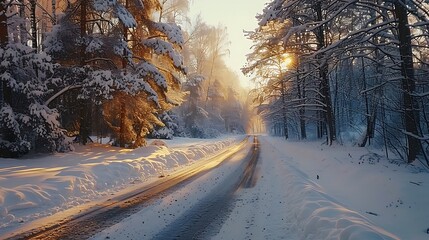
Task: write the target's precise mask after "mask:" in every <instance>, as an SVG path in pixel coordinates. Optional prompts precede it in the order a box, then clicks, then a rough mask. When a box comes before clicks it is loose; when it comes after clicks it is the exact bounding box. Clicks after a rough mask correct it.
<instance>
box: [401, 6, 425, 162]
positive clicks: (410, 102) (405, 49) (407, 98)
mask: <svg viewBox="0 0 429 240" xmlns="http://www.w3.org/2000/svg"><path fill="white" fill-rule="evenodd" d="M395 14H396V18H397V21H398V34H399V36H398V38H399V52H400V55H401V60H402V62H401V74H402V77H403V78H402V91H403V101H404V102H403V104H404V105H403V110H404V124H405V131H406V132H407V134H406V138H407V142H408V152H407V159H408V163H411V162H413V161H414V160H415V159H416V157H417V154H418V153H419V151H420V142H419V140H418V139H417V138H415V137H413V136H411V135H414V136H418V135H419V132H418V129H419V127H418V126H419V112H418V104H417V103H416V101H415V100H414V98H413V96H412V94H413V93H414V91H415V88H416V84H415V77H414V66H413V50H412V47H411V32H410V27H409V26H408V16H407V9H406V5H405V3H404V2H403V1H401V0H397V1H395Z"/></svg>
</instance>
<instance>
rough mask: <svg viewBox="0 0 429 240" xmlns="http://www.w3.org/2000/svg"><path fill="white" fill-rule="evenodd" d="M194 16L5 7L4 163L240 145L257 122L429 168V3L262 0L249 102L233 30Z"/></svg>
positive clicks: (180, 9) (52, 1)
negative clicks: (229, 142)
mask: <svg viewBox="0 0 429 240" xmlns="http://www.w3.org/2000/svg"><path fill="white" fill-rule="evenodd" d="M190 4H191V1H188V0H108V1H107V0H40V1H36V0H6V1H3V2H2V3H1V4H0V45H1V48H0V56H1V58H0V59H1V64H0V76H1V78H0V79H1V84H0V106H1V110H0V122H1V125H0V152H1V156H3V157H19V156H23V155H25V154H28V153H32V152H56V151H69V150H72V145H71V141H74V142H78V143H80V144H86V143H87V142H88V141H100V142H101V139H103V138H106V137H109V138H110V139H111V142H110V143H111V144H112V145H114V146H118V147H123V148H124V147H126V148H137V147H140V146H144V145H145V144H146V140H145V139H147V138H165V139H169V138H172V137H174V136H184V137H198V138H213V137H216V136H219V135H220V134H223V133H246V132H248V130H249V129H252V128H253V129H255V127H254V126H255V125H254V124H253V125H252V123H251V122H252V120H253V119H255V116H257V117H260V119H262V121H263V124H264V125H265V128H266V130H267V132H268V133H270V134H272V135H275V136H282V137H284V138H285V139H299V140H304V139H322V140H323V141H325V144H327V145H332V144H333V143H338V144H354V145H355V146H357V147H366V146H370V145H371V146H374V147H376V148H380V149H384V151H385V154H386V155H387V157H389V156H392V155H394V156H398V157H399V158H401V159H403V160H404V161H405V162H407V163H412V162H414V161H415V160H419V161H421V162H423V163H424V164H425V165H427V166H429V160H428V156H427V155H428V153H429V132H428V131H429V121H428V118H429V113H428V111H429V109H428V105H429V104H428V101H429V99H428V97H429V84H428V81H429V80H428V78H427V76H428V72H429V66H428V64H429V54H428V53H429V52H428V51H429V47H428V46H429V35H428V34H429V20H428V19H429V3H428V2H427V1H425V0H393V1H381V0H367V1H362V0H327V1H310V0H271V1H268V2H267V3H266V5H265V7H264V9H261V12H260V13H259V14H258V15H257V16H256V19H257V21H258V23H259V25H258V26H255V29H253V30H252V29H248V30H246V31H245V32H244V35H245V37H246V38H248V39H249V40H251V41H252V42H253V47H252V48H251V49H250V50H249V54H248V55H247V64H246V65H245V66H243V68H242V72H243V73H244V74H245V75H247V76H249V77H251V78H252V79H253V82H254V89H252V90H251V91H250V93H247V92H246V91H245V90H243V89H242V88H241V87H240V84H239V81H238V78H239V76H238V75H237V73H235V72H234V71H232V70H231V69H230V68H229V67H228V66H227V64H226V63H225V57H226V56H228V53H229V49H228V47H229V40H228V32H227V28H226V27H225V26H222V25H218V26H211V25H209V24H207V23H205V22H204V20H203V19H202V17H201V16H198V17H196V18H194V19H191V18H190V17H189V15H188V12H189V7H190ZM237 17H239V15H237ZM90 136H92V138H90ZM94 136H95V138H94Z"/></svg>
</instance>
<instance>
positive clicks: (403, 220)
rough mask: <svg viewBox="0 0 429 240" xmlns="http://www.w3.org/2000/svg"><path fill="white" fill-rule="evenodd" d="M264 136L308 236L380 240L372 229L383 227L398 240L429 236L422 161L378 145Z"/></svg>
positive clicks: (428, 194) (426, 175)
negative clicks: (395, 156)
mask: <svg viewBox="0 0 429 240" xmlns="http://www.w3.org/2000/svg"><path fill="white" fill-rule="evenodd" d="M264 139H265V140H266V143H268V144H269V145H270V146H271V147H272V149H275V151H276V152H279V153H281V156H282V157H281V158H282V161H283V162H284V164H285V166H287V169H289V170H288V172H289V173H288V174H285V175H287V176H285V177H287V178H288V179H285V183H284V185H285V187H284V189H285V191H286V192H289V195H290V197H289V198H287V199H285V200H288V199H289V201H292V202H291V203H293V204H294V207H293V209H294V216H296V217H297V220H298V221H303V223H304V225H303V228H302V230H303V233H304V236H305V239H326V238H325V237H320V236H328V235H329V234H336V235H338V236H342V237H344V238H338V239H382V238H376V237H373V234H374V231H373V230H375V231H376V232H382V233H383V234H386V233H385V232H384V231H381V230H380V228H383V229H385V230H387V231H388V232H390V233H393V234H395V235H396V236H398V238H399V239H413V240H427V239H429V235H428V233H427V232H426V231H427V229H428V228H429V222H428V220H429V210H428V204H429V191H427V185H428V184H429V173H428V172H427V170H425V169H424V167H423V166H421V165H420V163H418V162H416V163H414V164H413V165H407V164H405V163H403V162H402V161H400V160H397V161H392V160H390V161H389V160H388V159H386V158H385V157H383V153H381V152H378V151H377V150H374V149H367V148H359V147H346V146H339V145H337V146H330V147H329V146H326V145H323V144H322V143H320V142H306V143H302V142H293V141H287V142H285V141H284V140H283V139H281V138H264ZM272 151H273V152H274V150H272ZM291 174H292V175H293V176H288V175H291ZM291 182H294V184H291ZM425 186H426V187H425ZM363 216H364V217H363ZM356 224H358V225H359V227H357V226H356ZM328 226H331V227H334V228H336V229H337V230H338V231H339V230H341V229H343V230H341V233H339V232H335V231H328V230H327V229H330V227H328ZM373 226H379V227H380V228H376V227H373ZM326 227H328V228H326ZM359 229H360V230H359ZM356 230H359V231H357V232H356ZM321 234H322V235H321ZM357 234H362V235H357ZM386 235H389V234H386ZM310 236H315V237H313V238H311V237H310ZM317 236H319V237H317ZM371 237H372V238H371Z"/></svg>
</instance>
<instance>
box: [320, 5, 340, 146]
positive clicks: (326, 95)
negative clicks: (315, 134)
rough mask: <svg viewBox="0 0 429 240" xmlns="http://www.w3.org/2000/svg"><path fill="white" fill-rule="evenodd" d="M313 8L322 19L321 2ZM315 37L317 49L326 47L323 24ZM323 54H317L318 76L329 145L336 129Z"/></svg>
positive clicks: (334, 136)
mask: <svg viewBox="0 0 429 240" xmlns="http://www.w3.org/2000/svg"><path fill="white" fill-rule="evenodd" d="M315 10H316V14H317V21H322V20H323V16H322V3H321V1H318V2H317V3H316V5H315ZM316 39H317V50H321V49H322V48H324V47H326V46H325V45H326V44H325V30H324V29H323V25H322V26H319V27H318V28H317V30H316ZM324 57H325V54H323V53H321V54H318V55H317V58H318V59H319V64H320V66H319V67H320V68H319V77H320V81H321V84H320V93H321V94H322V102H323V104H324V105H325V106H324V107H323V110H324V114H323V115H324V119H325V124H326V133H327V136H326V137H327V144H328V145H331V144H332V142H333V141H335V139H336V130H335V119H334V113H333V110H332V102H331V91H330V86H329V77H328V63H327V62H326V59H324Z"/></svg>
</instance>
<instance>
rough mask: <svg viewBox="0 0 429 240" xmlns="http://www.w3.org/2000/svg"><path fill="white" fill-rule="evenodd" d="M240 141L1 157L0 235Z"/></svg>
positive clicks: (93, 148) (185, 141)
mask: <svg viewBox="0 0 429 240" xmlns="http://www.w3.org/2000/svg"><path fill="white" fill-rule="evenodd" d="M242 138H243V137H241V136H231V137H225V138H223V139H211V140H207V139H205V140H199V139H185V138H176V139H175V140H172V141H167V142H166V144H167V146H156V145H149V146H147V147H142V148H139V149H134V150H130V149H119V148H114V147H110V146H107V145H100V144H92V145H89V146H77V147H76V148H77V150H76V151H75V152H72V153H66V154H56V155H52V156H44V157H39V158H32V159H30V158H29V159H19V160H14V159H1V158H0V234H2V233H4V232H5V231H10V229H14V228H17V227H19V225H20V224H22V223H26V222H29V221H32V220H35V219H38V218H41V217H45V216H50V215H52V214H54V213H56V212H59V211H63V210H66V209H69V208H71V207H74V206H78V205H82V204H85V203H88V202H91V201H94V200H97V199H100V198H102V197H104V196H108V195H113V194H114V193H115V192H117V191H119V190H121V189H123V188H125V187H127V186H129V185H130V184H135V183H140V182H143V181H145V180H148V179H150V178H154V177H158V176H160V175H163V174H164V171H166V172H168V171H171V170H173V169H175V168H177V167H179V166H184V165H187V164H190V163H192V162H193V161H196V160H199V159H202V158H205V157H208V156H210V155H213V154H216V153H219V151H221V150H222V149H224V148H225V147H227V146H230V145H231V144H233V143H235V142H237V141H238V140H240V139H242ZM169 145H171V146H174V148H169V147H168V146H169Z"/></svg>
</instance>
